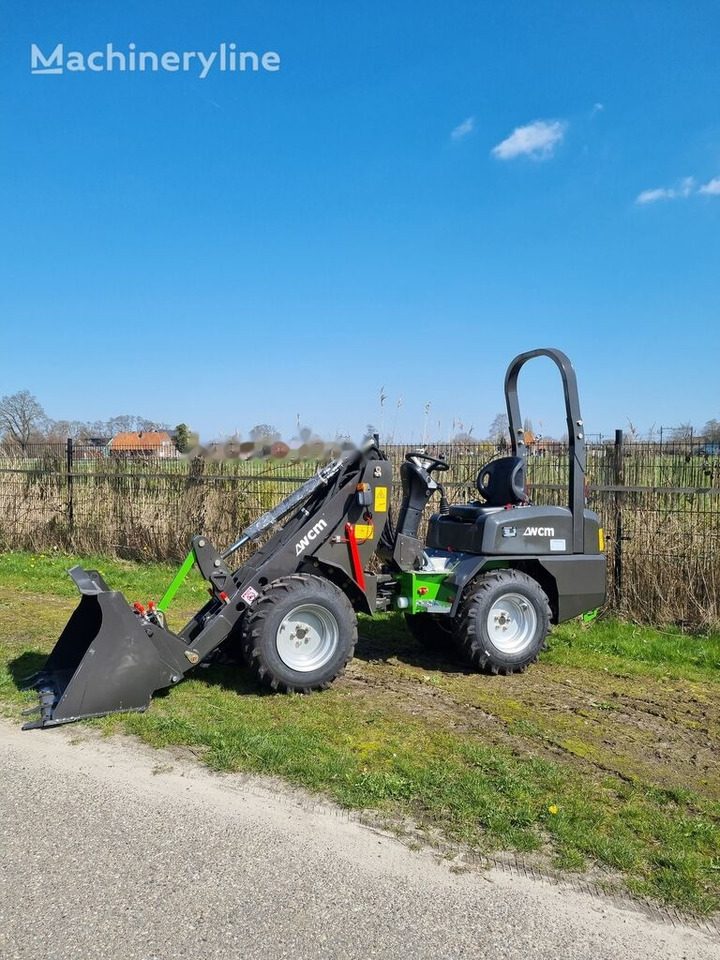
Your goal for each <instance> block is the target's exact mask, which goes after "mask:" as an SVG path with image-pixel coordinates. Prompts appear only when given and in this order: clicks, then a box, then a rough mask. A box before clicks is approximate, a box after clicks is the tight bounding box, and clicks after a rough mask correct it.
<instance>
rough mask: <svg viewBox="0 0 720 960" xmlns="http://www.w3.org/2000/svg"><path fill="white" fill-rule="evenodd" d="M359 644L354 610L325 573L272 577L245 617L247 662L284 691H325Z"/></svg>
mask: <svg viewBox="0 0 720 960" xmlns="http://www.w3.org/2000/svg"><path fill="white" fill-rule="evenodd" d="M286 631H287V632H286ZM356 643H357V617H356V616H355V611H354V610H353V608H352V605H351V603H350V601H349V600H348V598H347V597H346V596H345V594H344V593H343V592H342V590H341V589H340V588H339V587H337V586H335V584H334V583H331V582H330V581H329V580H326V579H324V578H323V577H316V576H310V575H308V574H293V575H292V576H289V577H282V578H281V579H279V580H274V581H273V582H272V583H270V584H268V586H267V587H265V589H264V590H263V592H262V593H261V594H260V596H259V597H258V599H257V600H256V601H255V603H254V604H253V605H252V607H251V608H250V609H249V610H248V612H247V613H246V614H245V617H244V618H243V625H242V632H241V644H242V649H243V654H244V656H245V660H246V662H247V665H248V667H249V668H250V670H251V671H252V672H253V673H254V674H255V675H256V676H257V678H258V679H259V680H260V681H261V683H263V684H265V686H268V687H270V688H271V689H272V690H276V691H278V692H280V693H310V692H311V691H313V690H324V689H326V688H327V687H329V686H330V684H331V683H332V682H333V680H335V678H336V677H338V676H340V674H341V673H343V671H344V670H345V667H346V665H347V664H348V662H349V661H350V660H352V657H353V654H354V652H355V644H356ZM307 644H310V645H309V646H307Z"/></svg>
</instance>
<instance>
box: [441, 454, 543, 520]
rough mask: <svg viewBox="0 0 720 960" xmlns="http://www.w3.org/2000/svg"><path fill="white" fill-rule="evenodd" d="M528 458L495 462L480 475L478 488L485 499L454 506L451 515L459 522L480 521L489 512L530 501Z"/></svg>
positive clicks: (451, 508) (505, 459)
mask: <svg viewBox="0 0 720 960" xmlns="http://www.w3.org/2000/svg"><path fill="white" fill-rule="evenodd" d="M526 466H527V465H526V462H525V457H500V459H498V460H491V461H490V463H487V464H486V465H485V466H484V467H483V468H482V470H481V471H480V473H479V474H478V475H477V480H476V482H475V486H476V487H477V489H478V492H479V493H480V496H481V497H482V498H483V501H484V502H483V503H481V502H480V501H478V500H475V501H473V502H472V503H459V504H456V505H454V506H451V507H450V513H449V516H451V517H454V518H455V519H456V520H473V521H474V520H477V519H478V517H480V516H482V515H483V514H487V513H495V511H496V510H501V509H503V508H504V507H507V506H508V505H511V506H513V507H515V506H519V505H520V504H523V503H527V502H528V495H527V487H526Z"/></svg>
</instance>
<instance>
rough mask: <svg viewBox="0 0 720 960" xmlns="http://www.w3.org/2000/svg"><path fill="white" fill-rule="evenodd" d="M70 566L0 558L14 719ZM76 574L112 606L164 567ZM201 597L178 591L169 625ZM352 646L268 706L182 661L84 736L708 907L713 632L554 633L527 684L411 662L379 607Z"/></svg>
mask: <svg viewBox="0 0 720 960" xmlns="http://www.w3.org/2000/svg"><path fill="white" fill-rule="evenodd" d="M72 562H73V561H72V559H71V558H68V557H62V556H58V555H52V556H43V555H42V554H40V555H38V554H25V553H13V554H3V555H0V611H2V616H0V705H1V706H2V709H3V711H4V712H5V713H8V714H12V715H17V711H18V707H19V705H20V704H21V702H23V700H24V699H25V696H26V695H25V696H24V695H22V694H20V693H18V691H17V687H16V683H15V680H16V677H17V675H18V674H19V673H20V670H21V668H22V669H23V670H24V672H31V670H32V669H34V668H36V667H37V666H38V665H40V664H41V663H42V660H43V658H44V655H45V654H46V653H47V652H48V651H49V649H50V648H51V647H52V644H53V641H54V639H55V638H56V637H57V635H58V634H59V632H60V629H61V628H62V626H63V625H64V623H65V621H66V620H67V617H68V615H69V613H70V611H71V610H72V609H73V607H74V604H75V589H74V586H73V584H72V583H71V581H70V580H69V579H67V578H66V577H65V574H64V571H65V569H67V567H68V566H70V565H72ZM85 565H89V566H96V567H97V568H99V569H101V570H103V571H104V574H105V577H106V579H107V580H108V582H109V583H110V584H111V585H112V586H113V587H116V586H117V587H120V588H121V589H123V591H124V592H125V593H126V596H127V597H128V599H130V600H134V599H142V600H147V599H148V598H150V597H154V598H155V599H157V598H158V597H159V596H160V595H161V593H162V591H163V589H164V586H165V585H166V584H167V582H169V580H170V579H171V577H172V574H173V572H174V571H173V568H171V567H167V566H165V565H157V564H153V565H139V564H134V563H130V562H120V561H117V560H108V559H106V558H98V557H95V558H92V559H91V560H90V561H89V562H88V563H86V564H85ZM204 596H205V594H204V586H203V582H202V581H201V580H200V579H199V578H194V579H192V580H190V581H189V582H188V583H187V584H186V586H185V587H184V588H183V592H182V594H180V595H179V596H178V600H177V603H178V608H179V610H178V614H177V615H176V619H177V622H178V623H179V622H182V620H183V619H184V617H183V614H189V613H190V612H191V611H192V610H193V609H195V608H196V607H197V606H198V605H199V604H200V603H202V601H203V599H204ZM360 635H361V641H360V643H359V645H358V656H357V658H356V660H355V661H354V662H353V664H352V665H351V667H350V669H349V671H348V674H347V676H346V677H345V678H344V679H342V680H341V681H339V682H338V683H336V684H335V685H334V687H333V688H332V689H331V690H330V691H328V692H327V693H324V694H318V695H313V696H310V697H300V696H271V695H268V694H265V693H263V692H262V691H260V690H259V689H258V688H257V687H256V686H255V685H254V683H253V682H252V681H251V680H250V678H249V677H248V676H247V675H246V673H245V672H244V671H243V670H241V669H234V668H211V669H207V670H204V669H200V670H197V671H195V673H194V674H191V675H190V678H189V679H188V680H186V681H185V682H184V683H182V684H180V685H179V686H178V687H176V688H174V689H173V690H171V691H169V692H167V693H165V694H161V695H158V696H157V697H156V698H155V699H154V700H153V703H152V706H151V708H150V710H149V711H148V712H147V713H146V714H135V715H130V716H123V717H118V716H115V717H107V718H104V719H102V720H99V721H93V725H95V726H97V727H99V728H100V729H101V730H102V731H104V732H106V733H112V732H116V731H118V732H120V731H121V732H127V733H132V734H135V735H137V736H139V737H141V738H142V739H143V740H144V741H146V742H148V743H150V744H153V745H155V746H158V747H161V746H167V745H178V744H179V745H184V746H187V747H189V748H191V749H192V750H193V752H194V753H195V754H196V755H197V756H198V757H200V758H201V759H202V760H203V761H204V762H205V763H207V764H208V765H209V766H210V767H212V768H213V769H216V770H224V771H234V770H247V771H253V772H262V773H265V774H275V775H279V776H282V777H284V778H285V779H287V780H288V781H290V782H291V783H294V784H298V785H300V786H303V787H305V788H307V789H309V790H312V791H318V792H322V793H323V794H325V795H327V796H330V797H332V798H333V799H334V800H335V801H336V802H338V803H340V804H342V805H343V806H345V807H347V808H352V809H366V810H367V809H369V810H375V811H379V812H380V813H381V814H382V815H383V816H386V817H389V818H391V819H392V820H393V821H394V822H396V823H398V824H404V825H405V827H406V828H407V825H408V824H410V823H412V824H414V831H415V832H416V833H417V834H419V835H420V836H421V837H425V838H426V839H428V840H429V841H431V842H441V841H452V842H456V843H462V844H465V845H468V846H469V847H471V848H472V849H474V850H477V851H479V852H481V853H490V852H493V851H503V850H507V851H517V852H519V853H521V854H522V855H524V856H526V857H530V858H532V860H533V862H535V863H537V864H538V865H540V866H547V867H550V866H553V867H555V868H559V869H563V870H567V871H592V874H593V876H594V877H595V878H596V879H597V880H599V882H601V883H609V884H618V883H621V884H622V885H623V886H624V887H625V889H628V890H631V891H632V892H634V893H635V894H638V895H643V896H648V897H651V898H654V899H656V900H660V901H663V902H666V903H669V904H673V905H675V906H677V907H679V908H681V909H683V910H686V911H689V912H693V913H698V914H710V913H713V912H715V911H717V910H719V909H720V761H719V760H718V757H717V743H718V742H719V738H720V696H719V695H720V670H719V669H718V666H719V665H720V637H718V636H709V637H689V636H683V635H682V634H680V633H679V632H676V631H663V632H660V631H656V630H651V629H649V628H646V627H642V628H640V627H635V626H633V625H628V624H619V623H613V622H594V623H592V624H590V625H583V624H581V623H578V622H573V623H571V624H566V625H564V626H562V627H561V628H559V629H558V630H556V631H555V633H554V635H553V642H552V645H551V649H550V651H549V652H548V653H547V654H545V655H544V656H543V657H542V660H541V662H540V663H539V664H538V665H536V666H535V667H533V668H532V669H531V670H530V671H528V673H527V674H525V675H523V676H519V677H510V678H487V677H483V676H479V675H477V674H474V673H471V672H469V671H467V670H466V669H465V668H464V666H463V665H462V664H461V663H459V662H458V661H456V660H453V659H452V656H451V655H448V656H447V657H446V658H444V659H442V658H441V659H440V660H438V659H437V658H434V659H433V658H430V657H429V655H428V654H427V653H425V652H424V651H423V650H422V649H421V648H420V647H419V646H417V645H416V644H415V642H414V641H413V640H412V639H411V638H410V637H409V635H408V634H407V633H406V631H405V630H404V627H403V625H402V622H401V621H400V619H399V618H398V617H396V616H392V615H385V616H382V617H379V618H376V619H375V620H370V619H369V618H361V623H360ZM30 735H32V734H28V736H30ZM44 735H47V736H52V735H53V733H52V732H49V733H47V734H44Z"/></svg>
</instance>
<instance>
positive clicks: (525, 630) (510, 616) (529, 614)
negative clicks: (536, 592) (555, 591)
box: [487, 593, 538, 653]
mask: <svg viewBox="0 0 720 960" xmlns="http://www.w3.org/2000/svg"><path fill="white" fill-rule="evenodd" d="M537 624H538V618H537V613H536V612H535V607H534V606H533V605H532V603H530V601H529V600H528V598H527V597H524V596H523V595H522V594H521V593H504V594H503V595H502V596H501V597H498V599H497V600H496V601H495V603H494V604H493V605H492V606H491V607H490V612H489V613H488V615H487V632H488V636H489V637H490V639H491V641H492V643H493V646H495V647H497V649H498V650H501V651H502V652H503V653H522V652H523V651H524V650H525V649H526V648H527V647H529V646H530V645H531V644H532V642H533V640H534V639H535V634H536V632H537Z"/></svg>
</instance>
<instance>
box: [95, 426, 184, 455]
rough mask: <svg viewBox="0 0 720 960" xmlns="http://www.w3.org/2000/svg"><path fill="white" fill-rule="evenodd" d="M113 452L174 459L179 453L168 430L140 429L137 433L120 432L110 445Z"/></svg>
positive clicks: (109, 447)
mask: <svg viewBox="0 0 720 960" xmlns="http://www.w3.org/2000/svg"><path fill="white" fill-rule="evenodd" d="M108 449H109V451H110V453H111V454H115V456H119V457H156V458H157V459H158V460H174V459H176V458H177V457H178V456H179V454H178V451H177V449H176V447H175V444H174V443H173V442H172V439H171V437H170V434H169V433H168V432H167V431H166V430H147V431H146V430H140V431H139V432H137V433H118V434H117V436H115V437H113V438H112V440H111V441H110V443H109V445H108Z"/></svg>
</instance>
